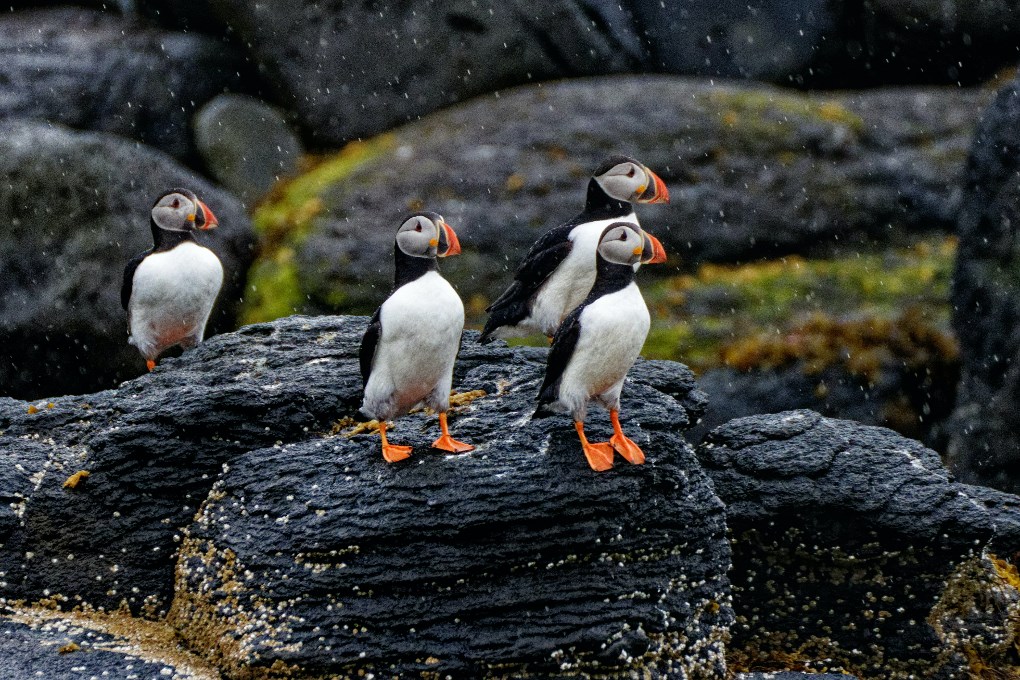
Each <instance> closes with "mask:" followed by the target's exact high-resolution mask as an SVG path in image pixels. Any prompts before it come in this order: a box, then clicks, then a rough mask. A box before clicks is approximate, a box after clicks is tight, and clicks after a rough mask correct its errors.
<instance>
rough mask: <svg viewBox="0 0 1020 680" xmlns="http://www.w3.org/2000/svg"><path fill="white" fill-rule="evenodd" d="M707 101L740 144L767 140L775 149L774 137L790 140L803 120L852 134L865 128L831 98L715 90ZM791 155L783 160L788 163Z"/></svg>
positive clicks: (859, 119) (775, 138) (857, 118)
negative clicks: (827, 99) (821, 99)
mask: <svg viewBox="0 0 1020 680" xmlns="http://www.w3.org/2000/svg"><path fill="white" fill-rule="evenodd" d="M707 101H708V103H709V105H710V106H711V107H712V109H713V110H714V111H715V112H716V113H717V114H718V116H719V120H720V123H721V125H722V128H723V129H724V130H729V131H730V132H731V134H732V135H733V136H734V137H735V138H736V139H737V140H738V141H740V142H741V143H742V145H744V146H747V145H752V146H753V145H754V144H755V143H757V142H759V141H760V142H763V143H767V144H768V145H769V146H770V148H773V149H774V148H775V146H776V140H786V139H793V137H794V135H795V134H796V133H797V131H798V130H803V129H804V124H805V123H811V122H814V123H816V124H821V125H826V126H836V125H838V126H842V127H845V128H847V129H848V130H849V131H851V132H852V133H854V134H859V133H861V132H862V131H863V130H864V121H863V119H861V117H860V116H858V115H857V114H855V113H853V112H851V111H849V110H847V109H846V108H844V107H843V106H842V105H840V104H838V103H836V102H832V101H817V100H814V99H810V98H808V97H805V96H803V95H800V96H798V95H794V94H783V93H779V92H772V93H769V92H762V91H759V90H750V89H748V90H739V89H737V90H718V91H714V92H712V93H711V94H709V96H708V98H707ZM791 161H792V159H791V158H786V159H782V158H781V162H784V163H789V162H791Z"/></svg>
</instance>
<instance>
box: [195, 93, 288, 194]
mask: <svg viewBox="0 0 1020 680" xmlns="http://www.w3.org/2000/svg"><path fill="white" fill-rule="evenodd" d="M195 143H196V144H197V145H198V151H199V153H200V154H201V155H202V162H203V163H204V164H205V167H206V168H207V169H208V170H209V172H210V173H211V174H212V176H213V177H215V178H216V180H217V181H218V182H219V183H220V184H222V185H223V186H225V187H226V188H227V189H229V190H230V191H232V192H233V193H234V194H235V195H236V196H237V197H238V198H240V199H241V201H242V202H243V203H245V205H246V206H248V207H250V206H254V205H255V203H256V202H257V201H258V200H259V199H260V198H261V197H262V196H263V195H265V193H266V192H267V191H269V189H270V188H271V187H272V186H273V185H274V184H275V183H276V182H277V181H279V179H280V178H281V177H286V176H288V175H292V174H294V173H295V172H296V171H297V168H298V161H300V160H301V154H302V149H301V141H300V140H299V139H298V138H297V136H296V135H295V134H294V132H293V131H292V130H291V129H290V126H289V125H288V124H287V120H286V118H285V117H284V114H283V112H282V111H280V110H279V109H277V108H276V107H274V106H270V105H269V104H267V103H265V102H263V101H260V100H258V99H255V98H254V97H249V96H247V95H242V94H221V95H219V96H217V97H215V98H214V99H212V100H210V101H209V102H208V103H207V104H206V105H205V106H203V107H202V108H201V109H199V111H198V113H197V114H196V115H195Z"/></svg>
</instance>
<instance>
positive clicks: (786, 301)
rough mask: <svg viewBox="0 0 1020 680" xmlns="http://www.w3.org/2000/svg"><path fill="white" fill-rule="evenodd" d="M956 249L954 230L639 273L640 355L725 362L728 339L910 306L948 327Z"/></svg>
mask: <svg viewBox="0 0 1020 680" xmlns="http://www.w3.org/2000/svg"><path fill="white" fill-rule="evenodd" d="M955 252H956V243H955V240H953V239H938V238H933V239H931V240H928V241H922V242H919V243H917V244H916V245H914V246H913V247H911V248H908V249H902V250H894V251H887V252H881V253H870V254H857V255H855V256H852V257H848V258H841V259H827V260H821V259H819V260H808V259H804V258H801V257H787V258H782V259H778V260H768V261H764V262H758V263H753V264H749V265H742V266H736V265H733V266H729V265H726V266H723V265H711V264H707V265H703V266H702V267H701V268H700V269H699V270H698V272H697V273H696V274H693V275H684V276H677V277H673V278H669V279H663V280H659V281H652V282H650V283H643V285H642V290H643V292H644V296H645V299H646V300H647V302H648V306H649V309H650V310H651V311H652V330H651V332H650V333H649V338H648V342H647V344H646V345H645V355H646V356H649V357H653V358H661V359H677V360H680V361H683V362H685V363H687V364H689V365H690V366H692V367H693V368H695V369H696V370H705V369H708V368H712V367H715V366H720V365H723V364H724V363H725V359H726V352H725V350H726V348H727V347H732V346H735V345H737V344H739V343H740V342H741V341H743V340H746V339H748V338H753V339H755V340H756V342H758V343H763V342H764V339H765V338H767V337H769V336H774V337H776V338H781V337H784V336H787V335H789V334H790V333H791V332H793V331H794V330H796V329H797V328H798V327H803V325H804V324H805V323H807V322H808V321H809V320H810V319H811V318H812V317H815V316H817V315H826V316H830V317H843V316H846V315H848V314H849V315H851V316H853V317H854V318H859V319H872V320H880V321H881V320H890V319H897V318H900V317H901V315H902V314H903V313H904V311H905V310H907V309H910V308H914V309H916V310H919V311H918V314H920V316H921V317H923V320H924V323H925V324H927V325H928V326H930V327H932V328H934V329H948V325H949V315H950V308H949V302H948V297H949V278H950V275H951V273H952V267H953V259H954V256H955Z"/></svg>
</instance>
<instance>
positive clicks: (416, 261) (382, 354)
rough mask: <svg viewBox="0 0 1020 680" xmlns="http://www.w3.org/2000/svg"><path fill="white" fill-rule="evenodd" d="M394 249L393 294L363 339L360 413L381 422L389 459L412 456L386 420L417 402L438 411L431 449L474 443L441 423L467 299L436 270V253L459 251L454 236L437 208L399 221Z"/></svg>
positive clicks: (456, 448)
mask: <svg viewBox="0 0 1020 680" xmlns="http://www.w3.org/2000/svg"><path fill="white" fill-rule="evenodd" d="M393 251H394V260H395V263H394V264H395V277H394V279H395V280H394V286H393V292H392V293H390V296H389V297H388V298H386V301H385V302H383V303H382V305H381V306H380V307H379V309H377V310H376V311H375V314H374V315H373V316H372V320H371V321H370V322H369V325H368V329H367V330H366V331H365V336H364V338H362V341H361V351H360V354H359V358H360V362H361V377H362V378H363V379H364V381H365V396H364V401H363V403H362V406H361V413H362V414H363V415H364V416H367V417H368V418H370V419H374V420H378V421H379V434H380V435H381V437H382V453H383V458H385V459H386V460H387V461H388V462H390V463H394V462H396V461H399V460H404V459H405V458H407V457H409V456H410V455H411V447H410V446H397V445H396V444H390V443H389V442H388V441H387V439H386V421H387V420H390V419H392V418H394V417H396V416H398V415H402V414H404V413H407V412H408V411H409V410H411V409H412V408H414V407H415V406H416V405H418V404H420V403H424V404H425V405H426V406H428V407H429V408H431V409H432V410H434V411H436V412H437V413H439V427H440V430H441V432H442V435H441V436H440V437H439V439H437V440H436V441H435V442H433V444H432V446H433V448H436V449H440V450H442V451H448V452H450V453H462V452H465V451H471V450H472V449H474V447H473V446H471V445H470V444H465V443H463V442H459V441H457V440H455V439H454V438H453V437H451V436H450V432H449V430H448V428H447V423H446V412H447V411H448V410H449V409H450V387H451V386H452V384H453V364H454V361H455V360H456V358H457V352H458V350H459V349H460V338H461V334H462V333H463V332H464V304H463V303H462V302H461V300H460V296H458V295H457V292H456V291H455V290H454V289H453V286H451V285H450V284H449V283H448V282H447V281H446V279H444V278H443V277H442V276H440V274H439V267H438V264H437V262H436V258H437V257H450V256H452V255H456V254H458V253H459V252H460V242H459V241H458V240H457V234H456V233H454V231H453V229H452V228H450V225H448V224H447V223H446V221H445V220H444V219H443V218H442V216H441V215H438V214H437V213H434V212H420V213H414V214H412V215H410V216H409V217H407V218H406V219H405V220H404V222H403V223H402V224H401V225H400V229H399V230H398V231H397V237H396V243H395V245H394V248H393Z"/></svg>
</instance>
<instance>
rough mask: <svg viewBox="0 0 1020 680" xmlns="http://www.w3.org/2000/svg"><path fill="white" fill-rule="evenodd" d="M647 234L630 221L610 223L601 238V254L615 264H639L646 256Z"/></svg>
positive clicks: (599, 250)
mask: <svg viewBox="0 0 1020 680" xmlns="http://www.w3.org/2000/svg"><path fill="white" fill-rule="evenodd" d="M646 236H647V235H646V234H644V233H641V232H639V230H638V229H635V228H634V225H633V224H632V223H630V222H616V223H614V224H610V225H609V226H608V227H606V229H605V231H603V232H602V238H601V239H599V247H598V253H599V256H600V257H601V258H602V259H604V260H606V261H607V262H613V263H614V264H626V265H635V264H638V263H639V262H641V261H642V260H643V259H644V256H645V238H646ZM660 247H661V246H660Z"/></svg>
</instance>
